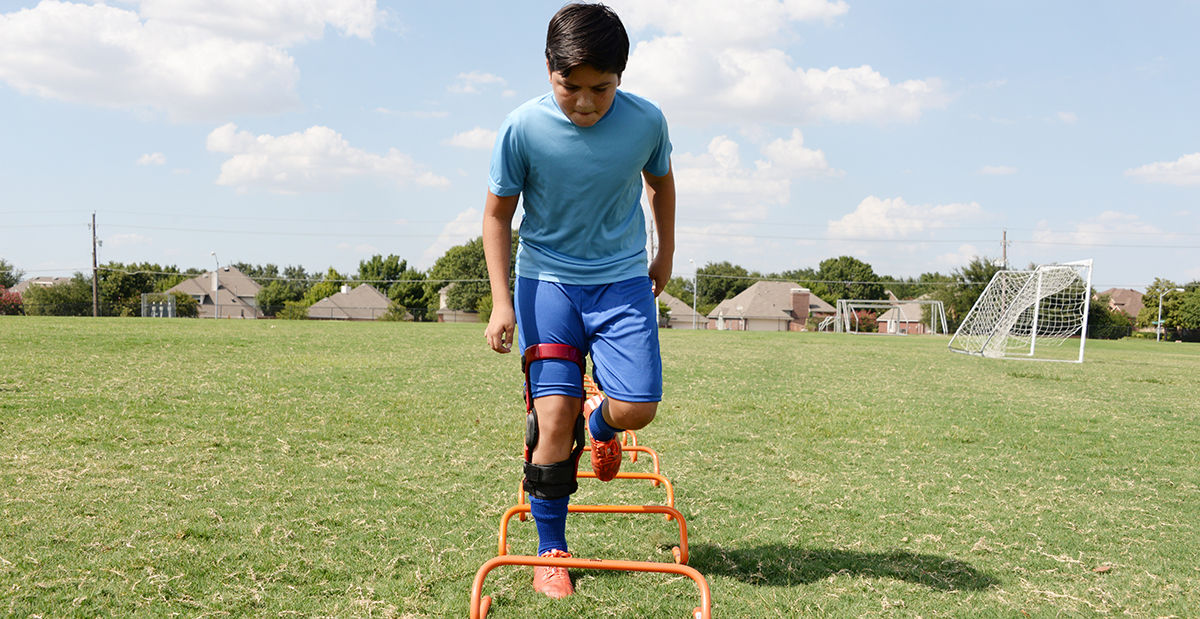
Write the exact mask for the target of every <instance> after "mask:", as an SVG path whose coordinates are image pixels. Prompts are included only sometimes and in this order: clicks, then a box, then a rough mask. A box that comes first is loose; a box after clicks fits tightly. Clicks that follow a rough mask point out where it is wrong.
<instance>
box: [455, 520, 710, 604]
mask: <svg viewBox="0 0 1200 619" xmlns="http://www.w3.org/2000/svg"><path fill="white" fill-rule="evenodd" d="M593 507H598V506H593ZM680 522H682V520H680ZM501 565H532V566H535V567H536V566H541V567H565V568H568V569H577V570H615V571H622V572H653V573H657V574H678V575H680V576H687V577H688V578H691V579H692V580H693V581H695V582H696V586H697V587H699V588H700V606H697V607H696V608H695V609H694V610H692V619H712V595H711V594H710V593H709V590H708V581H706V580H704V576H702V575H701V574H700V572H697V571H696V570H695V568H691V567H688V566H686V565H676V564H673V563H645V562H641V561H611V560H604V559H575V558H557V557H528V556H524V555H501V556H499V557H495V558H493V559H489V560H488V561H487V563H484V564H483V566H482V567H480V568H479V571H478V572H476V573H475V582H474V584H472V585H471V619H484V618H485V617H487V614H488V610H489V609H491V607H492V597H491V596H489V595H483V582H484V580H486V579H487V575H488V573H490V572H491V571H492V570H494V569H496V568H497V567H500V566H501Z"/></svg>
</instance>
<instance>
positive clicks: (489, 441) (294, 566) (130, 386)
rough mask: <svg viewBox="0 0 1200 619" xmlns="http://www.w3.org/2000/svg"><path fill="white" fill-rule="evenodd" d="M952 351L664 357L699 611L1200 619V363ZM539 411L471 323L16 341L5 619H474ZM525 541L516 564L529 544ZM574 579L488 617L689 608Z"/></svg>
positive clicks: (145, 326)
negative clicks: (551, 596)
mask: <svg viewBox="0 0 1200 619" xmlns="http://www.w3.org/2000/svg"><path fill="white" fill-rule="evenodd" d="M946 341H947V340H946V339H945V338H932V337H926V338H920V337H909V338H887V337H879V336H850V335H833V334H811V333H803V334H801V333H761V334H760V333H728V332H700V333H695V332H686V331H678V332H676V331H664V332H663V333H662V342H663V356H664V363H665V378H666V385H667V396H666V400H665V401H664V403H663V406H662V407H661V408H660V413H659V418H658V419H657V420H656V421H655V422H654V424H652V425H651V426H650V427H649V428H647V429H646V430H644V431H642V432H640V433H639V436H640V438H641V440H642V442H643V443H644V444H647V445H650V446H652V447H654V448H656V449H657V450H658V451H659V453H660V454H661V456H662V467H663V473H664V474H665V475H666V476H668V477H669V478H670V479H671V480H672V481H673V483H674V485H675V489H676V493H677V496H676V505H677V507H678V508H679V509H680V510H681V511H682V512H683V514H684V515H685V516H686V518H687V524H688V527H689V534H690V542H691V555H692V556H691V561H690V565H692V566H693V567H695V568H697V569H699V570H700V571H701V572H702V573H704V574H705V575H706V577H707V579H708V581H709V583H710V585H711V587H712V592H713V600H714V606H713V613H714V616H715V617H722V618H731V617H926V618H928V617H947V616H950V617H1091V616H1121V617H1147V618H1158V617H1195V616H1197V615H1200V586H1198V583H1200V531H1198V530H1197V529H1198V527H1200V508H1198V507H1197V505H1198V504H1200V492H1198V485H1200V462H1198V460H1197V450H1198V449H1200V424H1198V423H1197V410H1198V409H1200V405H1198V403H1197V394H1200V372H1198V371H1197V370H1198V369H1200V347H1197V346H1195V345H1188V344H1167V343H1163V344H1157V345H1156V344H1155V343H1154V342H1151V341H1120V342H1099V341H1097V342H1089V344H1088V352H1087V360H1086V362H1085V363H1084V364H1082V365H1074V364H1041V363H1030V362H1018V361H998V360H988V359H979V358H973V357H967V356H964V355H956V354H952V353H950V352H948V351H947V350H946ZM523 412H524V409H523V405H522V403H521V375H520V370H519V366H518V361H517V357H516V355H508V356H501V355H496V354H494V353H491V352H490V351H488V350H487V349H486V346H485V345H484V341H483V331H482V327H481V326H479V325H433V324H407V323H379V324H337V323H317V322H292V321H219V322H215V321H211V320H210V321H198V320H182V319H180V320H149V319H100V320H95V319H50V318H46V319H40V318H30V317H0V439H2V442H0V510H2V511H0V615H4V616H12V617H46V618H48V617H88V618H92V617H176V616H179V617H279V618H289V617H311V618H316V617H398V618H417V617H465V616H466V615H467V600H468V596H469V592H470V586H471V581H472V578H473V577H474V574H475V572H476V570H477V569H478V568H479V566H480V565H481V564H482V563H483V562H484V561H486V560H487V559H489V558H491V557H492V556H494V554H495V552H496V548H495V546H496V537H497V530H498V524H499V518H500V515H501V514H502V513H503V511H504V510H505V509H506V508H507V507H509V506H510V505H512V504H513V503H514V502H515V500H516V488H517V483H518V480H519V479H520V475H521V473H520V444H521V437H522V432H523V418H522V414H523ZM585 466H586V465H585ZM625 467H626V469H625V470H632V471H637V470H648V465H647V464H646V462H645V460H639V462H638V463H636V464H633V463H629V462H628V461H627V462H626V464H625ZM576 497H577V501H578V502H591V503H609V502H632V503H661V502H662V501H663V498H664V495H663V491H662V490H661V489H656V488H652V487H650V485H649V484H648V483H645V482H633V483H621V482H613V483H609V484H601V483H599V482H596V481H594V480H583V481H582V482H581V491H580V493H579V494H578V495H576ZM568 534H569V536H570V541H571V544H572V551H573V552H574V553H575V554H576V555H577V556H584V557H599V558H615V559H632V560H653V561H670V547H671V545H673V544H674V543H675V542H676V540H677V529H676V527H675V525H674V524H672V523H668V522H665V521H664V520H663V519H662V518H660V517H654V518H651V517H647V516H623V515H615V516H596V515H576V516H572V517H571V520H570V521H569V525H568ZM510 543H511V545H512V550H513V552H514V553H521V554H528V553H532V552H534V549H535V546H536V532H535V530H534V528H533V525H532V523H529V522H525V523H518V522H516V521H514V522H513V525H512V527H511V530H510ZM575 576H576V588H577V591H578V594H577V595H576V596H574V597H573V598H570V599H568V600H565V601H561V602H554V601H551V600H548V599H543V598H540V597H538V596H535V594H533V593H532V592H531V590H530V589H529V584H528V581H529V578H530V570H529V568H504V569H500V570H497V571H495V572H493V573H492V575H491V576H490V577H489V579H488V583H487V592H488V593H490V594H491V595H493V596H494V597H495V598H496V603H495V604H494V605H493V608H492V612H491V614H490V615H489V616H490V617H494V618H496V619H503V618H506V617H513V618H516V617H521V618H525V617H546V618H549V617H565V616H573V617H678V618H683V617H687V616H688V615H689V611H690V610H691V608H692V607H693V606H695V605H696V600H697V598H696V591H695V586H694V585H693V584H692V583H691V581H690V580H688V579H686V578H669V577H665V576H661V575H649V574H621V573H609V572H579V573H577V574H576V575H575Z"/></svg>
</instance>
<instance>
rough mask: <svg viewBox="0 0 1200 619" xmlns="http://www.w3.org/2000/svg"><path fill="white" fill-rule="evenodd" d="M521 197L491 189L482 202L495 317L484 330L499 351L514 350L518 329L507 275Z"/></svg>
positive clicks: (489, 343) (485, 248)
mask: <svg viewBox="0 0 1200 619" xmlns="http://www.w3.org/2000/svg"><path fill="white" fill-rule="evenodd" d="M520 197H521V196H520V194H517V195H515V196H497V195H496V194H494V193H492V192H491V191H489V192H488V195H487V201H486V202H484V205H483V255H484V257H485V258H487V269H488V281H489V282H490V283H491V287H492V317H491V319H490V320H488V326H487V330H486V331H485V332H484V333H485V335H486V336H487V343H488V346H490V347H491V349H492V350H494V351H496V352H498V353H507V352H512V347H513V337H514V335H515V334H516V331H517V313H516V311H515V310H513V300H512V294H511V293H510V292H509V291H508V274H509V270H510V265H511V261H512V255H511V254H512V220H513V215H514V214H515V213H516V212H517V203H518V201H519V200H520Z"/></svg>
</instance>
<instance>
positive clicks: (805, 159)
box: [757, 129, 844, 178]
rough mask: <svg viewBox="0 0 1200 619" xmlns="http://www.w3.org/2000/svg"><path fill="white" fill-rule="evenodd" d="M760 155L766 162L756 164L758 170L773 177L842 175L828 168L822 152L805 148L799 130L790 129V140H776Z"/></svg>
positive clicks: (838, 171)
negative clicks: (764, 157)
mask: <svg viewBox="0 0 1200 619" xmlns="http://www.w3.org/2000/svg"><path fill="white" fill-rule="evenodd" d="M762 154H763V155H764V156H766V160H765V161H758V162H757V165H758V169H759V170H760V171H763V172H767V173H771V174H774V175H783V176H786V177H806V178H819V177H824V176H842V175H843V174H844V172H842V171H841V170H835V169H833V168H831V167H830V166H829V162H828V161H826V160H825V153H824V151H820V150H812V149H809V148H805V147H804V136H803V135H802V134H801V133H800V130H799V129H792V136H791V138H790V139H787V140H785V139H783V138H778V139H776V140H775V141H773V142H771V143H769V144H767V145H766V146H764V147H763V148H762Z"/></svg>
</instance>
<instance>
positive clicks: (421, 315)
mask: <svg viewBox="0 0 1200 619" xmlns="http://www.w3.org/2000/svg"><path fill="white" fill-rule="evenodd" d="M387 296H388V298H389V299H391V300H393V301H395V302H396V305H397V306H399V307H400V308H402V309H404V310H406V311H408V312H409V313H411V314H412V316H413V319H414V320H427V319H428V316H429V315H428V312H427V308H428V305H429V303H428V302H427V300H426V296H425V274H424V273H422V272H420V271H417V270H415V269H409V270H407V271H405V272H403V273H401V274H400V277H399V279H397V280H396V283H394V284H392V287H391V288H388V290H387ZM488 298H489V299H490V298H491V297H490V296H489V297H488ZM402 313H403V312H402Z"/></svg>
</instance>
